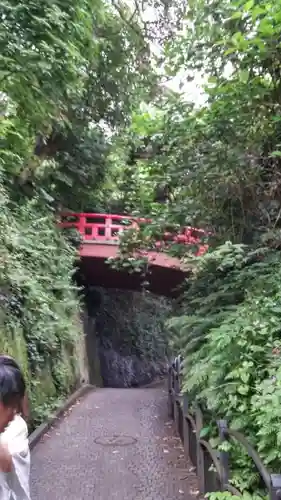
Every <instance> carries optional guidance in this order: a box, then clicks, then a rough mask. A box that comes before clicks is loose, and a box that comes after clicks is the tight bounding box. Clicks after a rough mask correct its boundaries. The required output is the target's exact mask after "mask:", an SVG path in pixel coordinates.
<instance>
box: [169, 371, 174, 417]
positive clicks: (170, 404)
mask: <svg viewBox="0 0 281 500" xmlns="http://www.w3.org/2000/svg"><path fill="white" fill-rule="evenodd" d="M168 416H169V417H170V418H174V401H173V368H172V366H171V365H169V370H168Z"/></svg>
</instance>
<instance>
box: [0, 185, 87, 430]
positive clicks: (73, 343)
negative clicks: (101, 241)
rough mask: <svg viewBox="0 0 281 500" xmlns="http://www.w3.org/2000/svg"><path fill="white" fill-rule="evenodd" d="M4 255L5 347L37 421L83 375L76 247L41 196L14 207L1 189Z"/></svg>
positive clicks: (0, 248) (0, 292) (0, 280)
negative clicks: (20, 372)
mask: <svg viewBox="0 0 281 500" xmlns="http://www.w3.org/2000/svg"><path fill="white" fill-rule="evenodd" d="M0 255H1V258H0V259H1V266H0V299H1V303H0V320H1V323H0V332H1V335H0V339H1V340H0V350H1V351H2V352H5V353H9V354H11V355H13V356H15V358H16V359H17V360H18V361H19V363H20V365H21V366H22V367H23V370H24V373H25V376H26V379H27V383H28V391H29V395H30V399H31V411H32V425H34V424H36V423H39V422H40V421H41V419H42V416H43V415H45V414H46V410H47V411H49V410H50V409H52V407H54V405H55V403H56V401H57V400H59V399H60V398H61V397H64V396H65V395H66V394H68V393H69V392H70V391H71V389H72V388H73V387H74V386H75V384H76V383H77V380H78V379H79V370H80V367H79V366H78V364H79V363H78V361H77V359H78V357H77V355H76V349H77V344H78V343H79V337H80V339H81V338H82V330H81V329H80V330H79V328H78V324H79V323H78V321H77V318H78V317H79V302H78V296H77V291H76V288H75V285H74V284H72V275H73V272H74V269H75V267H74V259H75V256H76V251H75V249H74V248H72V247H71V246H70V245H69V244H68V242H67V241H66V240H65V239H64V238H63V236H62V235H61V234H60V232H59V231H58V230H57V228H56V225H55V221H54V219H53V217H52V216H51V215H50V213H48V212H47V210H44V208H43V207H42V206H41V205H40V203H39V201H38V200H33V201H30V202H26V203H25V204H23V205H22V206H20V207H19V208H17V209H15V210H12V209H11V208H10V207H9V206H8V203H7V199H6V198H5V196H4V193H2V198H1V205H0ZM43 410H44V411H43Z"/></svg>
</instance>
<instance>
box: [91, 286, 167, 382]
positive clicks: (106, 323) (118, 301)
mask: <svg viewBox="0 0 281 500" xmlns="http://www.w3.org/2000/svg"><path fill="white" fill-rule="evenodd" d="M86 303H87V310H88V313H89V315H91V318H92V319H91V321H90V322H91V324H92V326H91V328H89V323H88V334H87V335H86V345H87V351H88V360H89V371H90V380H91V381H92V383H96V384H97V385H100V383H101V380H102V384H103V385H104V386H105V387H138V386H142V385H146V384H149V383H150V382H152V381H153V380H155V379H156V378H159V377H162V376H163V375H164V374H165V373H166V370H167V360H166V353H167V336H166V331H165V320H166V317H167V315H168V313H169V311H170V303H169V302H167V301H166V300H163V299H161V298H159V297H154V296H153V295H151V294H148V293H138V292H129V291H120V290H104V289H94V290H91V292H90V293H89V292H88V295H87V300H86ZM93 325H94V326H93ZM93 365H95V366H93Z"/></svg>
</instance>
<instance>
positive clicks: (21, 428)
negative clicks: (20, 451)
mask: <svg viewBox="0 0 281 500" xmlns="http://www.w3.org/2000/svg"><path fill="white" fill-rule="evenodd" d="M27 436H28V428H27V424H26V421H25V420H24V419H23V418H22V417H21V416H20V415H16V416H15V417H14V419H13V420H12V422H10V424H9V425H8V427H7V428H6V429H5V431H4V432H3V434H2V436H1V437H2V439H3V441H10V440H11V439H15V438H23V439H27Z"/></svg>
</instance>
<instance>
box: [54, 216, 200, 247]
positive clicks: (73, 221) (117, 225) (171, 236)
mask: <svg viewBox="0 0 281 500" xmlns="http://www.w3.org/2000/svg"><path fill="white" fill-rule="evenodd" d="M149 222H150V221H149V220H148V219H136V218H134V217H130V216H127V215H110V214H95V213H70V212H67V213H63V214H61V217H60V223H59V226H60V227H62V228H71V227H73V228H76V229H77V230H78V231H79V233H80V234H81V236H82V239H83V240H84V241H86V242H91V241H93V242H94V241H96V242H101V243H102V242H104V243H109V242H112V243H116V244H117V243H118V240H119V236H120V233H121V232H123V231H125V230H127V229H132V228H138V227H139V224H140V223H149ZM205 234H206V233H205V232H204V231H203V230H202V229H196V228H193V227H185V228H183V229H182V230H181V231H180V232H179V233H178V234H175V233H169V232H165V233H164V234H163V238H162V240H163V242H168V241H170V242H174V243H181V244H185V245H199V249H198V251H197V255H202V254H203V253H205V252H206V251H207V250H208V245H202V244H201V240H202V238H203V237H204V236H205ZM156 246H159V247H160V246H161V243H159V245H157V244H156Z"/></svg>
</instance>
